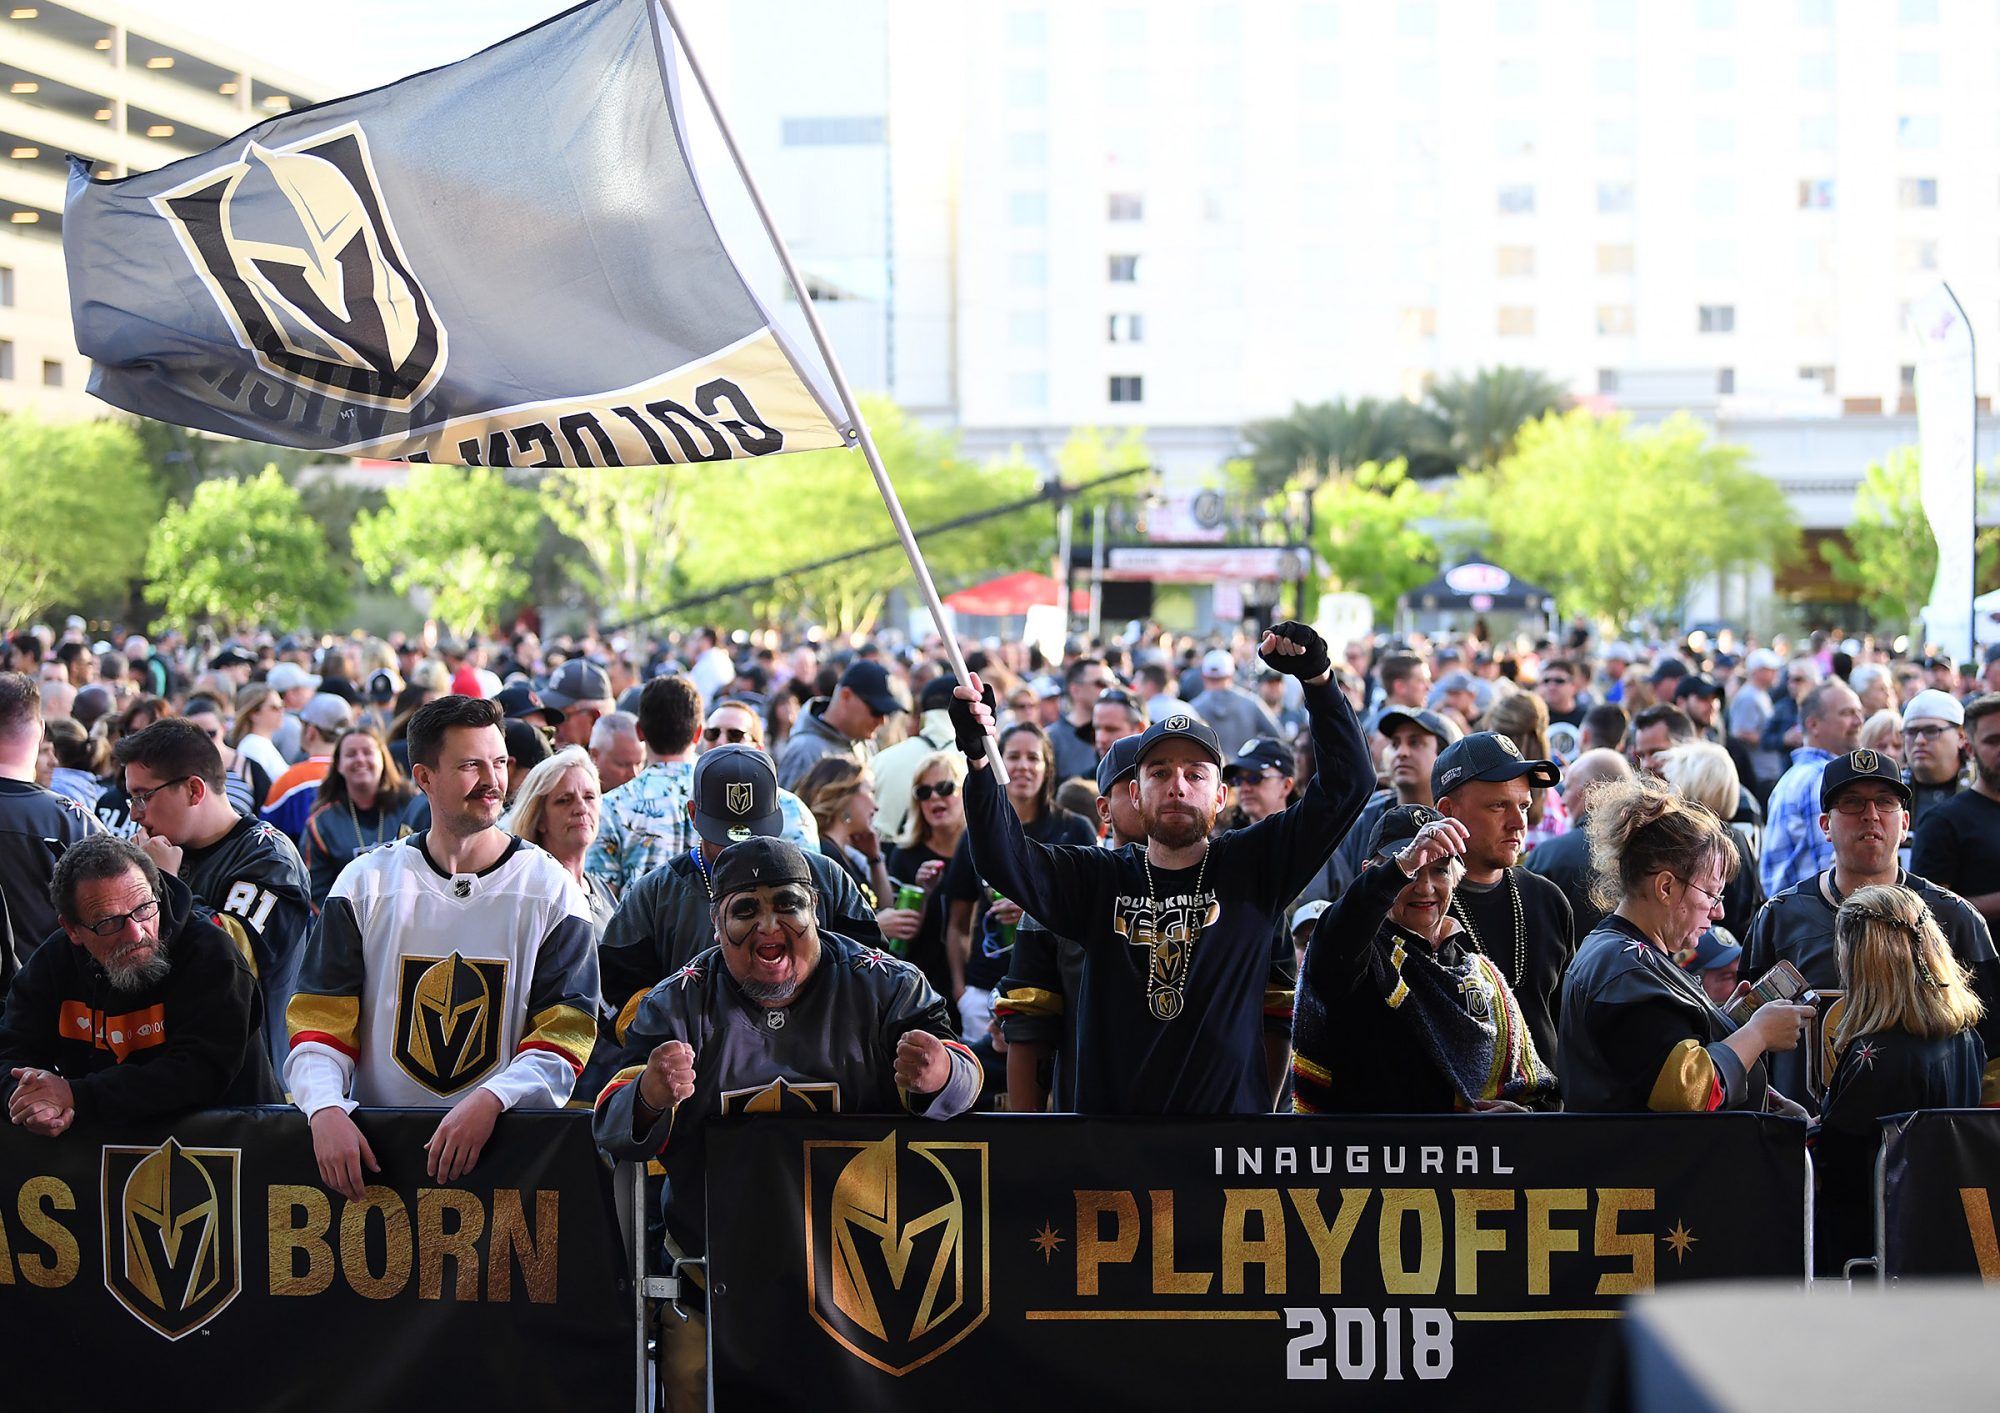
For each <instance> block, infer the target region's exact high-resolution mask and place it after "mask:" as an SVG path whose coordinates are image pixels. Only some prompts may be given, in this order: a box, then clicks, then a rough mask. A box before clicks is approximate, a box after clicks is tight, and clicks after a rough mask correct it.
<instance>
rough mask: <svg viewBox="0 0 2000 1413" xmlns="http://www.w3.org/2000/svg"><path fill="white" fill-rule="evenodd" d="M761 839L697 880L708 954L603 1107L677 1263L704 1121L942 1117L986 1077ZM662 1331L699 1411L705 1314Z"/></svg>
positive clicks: (933, 1014) (644, 1019)
mask: <svg viewBox="0 0 2000 1413" xmlns="http://www.w3.org/2000/svg"><path fill="white" fill-rule="evenodd" d="M737 749H739V750H740V749H741V748H740V747H739V748H737ZM728 754H729V751H728V748H725V749H724V750H722V751H711V752H709V753H708V754H707V755H705V756H703V757H702V761H703V762H708V761H711V760H714V759H715V758H716V757H717V756H718V755H720V756H727V755H728ZM751 754H755V753H754V752H753V753H751ZM732 783H734V782H732ZM770 788H771V790H772V791H775V789H776V783H775V781H773V782H772V784H771V787H770ZM766 802H767V803H768V804H769V806H770V812H769V814H768V815H765V816H760V824H759V826H756V827H758V828H765V829H767V831H768V833H775V832H776V818H777V810H776V796H775V794H771V795H769V796H767V801H766ZM723 803H724V810H725V813H728V804H727V800H726V799H725V801H724V802H723ZM699 806H700V802H699V801H697V809H698V810H699ZM731 817H734V816H731ZM717 822H718V823H721V822H722V821H717ZM731 827H732V828H734V827H736V826H731ZM768 833H766V834H755V835H753V837H751V838H750V839H748V840H746V841H745V842H742V843H737V844H732V845H730V846H729V847H728V848H726V849H723V850H722V851H721V852H720V853H719V854H718V855H717V856H716V857H715V859H714V861H713V865H712V868H710V871H709V872H708V873H707V874H705V875H704V877H705V878H708V879H709V882H710V886H711V887H712V889H713V893H714V900H713V902H712V903H710V904H709V906H708V909H707V917H708V929H709V931H708V936H709V939H710V942H711V945H710V946H709V947H707V948H706V949H705V950H703V951H702V952H701V953H700V954H699V955H697V956H695V957H693V958H691V959H690V960H689V961H688V962H687V963H686V964H685V965H684V966H681V967H680V968H679V969H678V970H676V971H674V972H673V973H672V974H671V975H669V976H668V977H667V978H666V979H665V980H664V981H662V982H660V983H659V985H657V986H655V987H653V988H652V989H651V990H650V991H648V992H645V993H644V994H643V995H642V996H641V997H640V998H639V1000H638V1003H637V1004H636V1005H635V1006H634V1007H633V1008H632V1009H633V1012H634V1014H633V1018H632V1021H631V1025H630V1028H629V1029H628V1030H627V1031H626V1033H625V1043H624V1046H623V1048H622V1049H621V1051H620V1052H619V1055H618V1064H619V1069H618V1071H617V1073H616V1074H615V1075H614V1076H613V1077H612V1080H611V1082H610V1083H609V1084H608V1085H606V1086H605V1088H604V1091H603V1093H602V1094H600V1095H599V1096H598V1099H597V1105H596V1117H595V1119H594V1121H593V1124H592V1129H593V1132H594V1133H595V1134H596V1136H597V1141H598V1143H599V1145H600V1146H602V1147H603V1148H604V1149H605V1151H606V1152H608V1153H610V1154H611V1155H612V1156H614V1157H617V1158H630V1159H636V1160H641V1161H643V1160H646V1159H651V1158H657V1159H658V1160H659V1161H660V1162H661V1163H662V1164H663V1165H664V1166H665V1168H666V1172H667V1182H666V1196H665V1203H664V1215H665V1218H666V1246H667V1251H668V1253H669V1254H670V1255H673V1256H676V1257H681V1256H699V1255H701V1254H703V1252H704V1250H705V1249H706V1243H705V1242H704V1240H703V1232H704V1224H703V1214H704V1212H705V1211H706V1205H705V1199H706V1193H705V1191H704V1186H703V1160H704V1157H705V1150H706V1147H707V1144H706V1134H707V1120H708V1119H709V1118H711V1117H720V1116H723V1115H728V1114H745V1113H822V1114H825V1113H839V1114H895V1113H903V1112H906V1111H907V1112H908V1113H911V1114H915V1115H920V1116H922V1117H924V1118H930V1119H948V1118H951V1117H953V1116H954V1115H957V1114H961V1113H964V1112H965V1111H966V1110H967V1109H969V1108H971V1107H972V1105H973V1103H974V1101H975V1100H977V1099H978V1097H979V1091H980V1086H981V1083H982V1081H983V1078H984V1076H983V1074H982V1072H981V1069H980V1065H979V1061H978V1060H977V1059H976V1058H974V1056H973V1054H972V1052H971V1051H970V1050H969V1049H967V1048H966V1047H965V1046H964V1045H963V1044H962V1043H960V1042H959V1040H958V1039H957V1038H956V1035H955V1032H954V1031H953V1029H952V1024H951V1013H950V1008H949V1007H948V1006H947V1005H946V1004H945V1001H944V998H943V997H941V996H939V995H938V994H937V992H935V991H933V990H932V989H931V987H930V983H929V982H927V981H925V980H924V974H923V973H922V972H921V971H919V970H918V969H917V968H916V967H914V966H912V965H910V964H909V963H908V962H905V961H899V960H898V959H896V958H895V957H892V956H890V955H888V954H887V953H886V952H882V951H879V950H877V949H876V948H874V947H869V946H864V945H862V944H861V943H858V942H855V941H853V940H851V939H849V938H847V937H843V936H841V935H840V934H839V933H838V932H835V931H832V930H830V929H827V928H824V927H823V926H822V925H821V923H820V921H819V918H820V912H821V909H820V904H819V898H818V887H817V880H818V879H819V877H820V875H819V874H818V873H817V872H815V871H814V869H813V868H812V865H811V862H810V859H809V856H808V855H806V854H804V853H802V852H801V851H800V850H799V849H798V848H797V847H795V846H794V845H791V844H787V843H785V842H784V841H783V840H781V839H775V838H770V837H768ZM704 867H705V868H706V867H709V866H707V865H704ZM663 871H664V870H663ZM655 876H656V877H657V875H655ZM705 1293H706V1291H705V1283H701V1285H700V1287H699V1288H697V1289H696V1290H694V1291H693V1292H690V1293H689V1294H688V1295H687V1297H686V1298H685V1300H684V1303H690V1304H693V1305H695V1306H697V1307H702V1308H705V1306H706V1301H705V1300H704V1299H703V1298H702V1297H703V1296H704V1295H705ZM661 1329H662V1338H661V1344H662V1354H663V1357H662V1360H661V1363H662V1365H663V1372H662V1376H661V1377H662V1382H663V1383H664V1385H665V1386H666V1387H665V1392H666V1394H667V1401H668V1405H669V1406H670V1407H672V1408H675V1409H682V1408H700V1407H702V1406H704V1404H703V1401H702V1390H703V1386H704V1383H705V1378H704V1375H705V1372H706V1334H707V1327H706V1323H705V1319H704V1316H703V1315H702V1314H700V1313H698V1314H696V1315H695V1316H694V1317H693V1318H690V1319H687V1320H685V1321H683V1320H678V1319H668V1320H665V1321H663V1322H662V1326H661Z"/></svg>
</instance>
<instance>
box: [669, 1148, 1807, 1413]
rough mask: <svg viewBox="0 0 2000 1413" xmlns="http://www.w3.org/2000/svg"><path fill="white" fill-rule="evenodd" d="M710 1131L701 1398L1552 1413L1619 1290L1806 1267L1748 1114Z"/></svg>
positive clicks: (1605, 1330)
mask: <svg viewBox="0 0 2000 1413" xmlns="http://www.w3.org/2000/svg"><path fill="white" fill-rule="evenodd" d="M710 1143H711V1147H710V1155H709V1163H710V1167H709V1174H708V1182H709V1188H708V1190H709V1193H710V1198H711V1200H710V1207H709V1213H708V1240H709V1271H710V1278H711V1281H712V1288H711V1292H710V1297H709V1310H710V1316H709V1318H710V1338H711V1340H712V1341H713V1354H712V1360H711V1365H710V1368H711V1371H712V1373H713V1377H714V1380H715V1391H716V1407H717V1409H718V1410H719V1413H730V1411H731V1410H737V1409H755V1408H763V1407H774V1406H777V1405H778V1404H780V1403H782V1402H784V1401H785V1400H786V1399H787V1398H788V1397H790V1396H792V1395H795V1394H796V1391H797V1390H799V1389H815V1390H819V1391H821V1393H822V1394H823V1395H824V1398H825V1401H826V1403H827V1406H829V1407H851V1408H863V1407H865V1408H876V1409H902V1408H908V1409H926V1410H929V1409H935V1408H939V1407H950V1408H952V1409H954V1410H955V1413H978V1410H986V1409H992V1410H996V1413H997V1410H1003V1409H1004V1410H1010V1413H1012V1410H1017V1409H1018V1408H1019V1407H1020V1406H1021V1404H1022V1401H1023V1400H1024V1399H1026V1400H1028V1401H1033V1400H1035V1399H1038V1398H1043V1397H1050V1396H1057V1395H1058V1394H1059V1396H1060V1400H1061V1402H1062V1403H1063V1404H1064V1405H1065V1406H1070V1407H1091V1406H1102V1407H1136V1406H1143V1405H1146V1404H1149V1403H1157V1404H1158V1405H1159V1406H1162V1407H1203V1406H1242V1407H1257V1408H1277V1407H1306V1406H1312V1407H1323V1406H1325V1403H1326V1400H1327V1398H1328V1397H1329V1395H1330V1394H1331V1392H1332V1391H1331V1389H1330V1387H1329V1385H1334V1384H1337V1385H1339V1386H1340V1392H1339V1393H1338V1395H1336V1396H1337V1397H1338V1398H1339V1400H1340V1401H1341V1403H1342V1406H1343V1407H1380V1408H1391V1407H1394V1408H1413V1407H1414V1408H1424V1407H1435V1408H1444V1407H1452V1406H1460V1405H1462V1404H1463V1403H1464V1400H1465V1399H1466V1398H1467V1397H1471V1396H1480V1395H1482V1394H1484V1393H1490V1392H1491V1390H1493V1389H1495V1388H1508V1387H1515V1388H1518V1387H1533V1388H1535V1389H1537V1390H1538V1395H1539V1396H1541V1397H1542V1398H1544V1399H1545V1401H1546V1403H1547V1406H1549V1407H1552V1408H1554V1407H1564V1406H1575V1405H1577V1404H1578V1403H1580V1402H1581V1401H1582V1399H1583V1395H1584V1391H1585V1389H1586V1387H1587V1385H1588V1383H1589V1380H1590V1378H1591V1375H1592V1371H1593V1369H1594V1367H1595V1364H1596V1361H1597V1356H1598V1353H1599V1351H1600V1349H1601V1347H1602V1346H1603V1345H1604V1344H1605V1342H1606V1341H1608V1340H1609V1339H1611V1338H1613V1337H1614V1336H1615V1335H1616V1332H1617V1328H1618V1326H1617V1324H1616V1321H1617V1319H1618V1317H1619V1314H1620V1312H1621V1309H1622V1305H1623V1302H1624V1298H1625V1297H1626V1296H1628V1295H1630V1294H1632V1293H1633V1292H1636V1291H1641V1290H1646V1289H1649V1288H1651V1287H1652V1286H1654V1285H1656V1284H1665V1283H1667V1282H1672V1281H1680V1280H1726V1279H1736V1278H1743V1277H1767V1278H1770V1277H1775V1278H1789V1279H1794V1280H1800V1281H1803V1278H1804V1275H1805V1272H1806V1269H1807V1252H1808V1242H1807V1210H1806V1196H1805V1194H1806V1186H1807V1175H1806V1157H1805V1126H1804V1125H1803V1124H1801V1123H1796V1122H1793V1121H1790V1120H1782V1119H1769V1118H1762V1117H1759V1116H1755V1115H1738V1114H1712V1115H1711V1114H1704V1115H1684V1116H1681V1115H1675V1116H1667V1115H1662V1116H1635V1117H1630V1118H1627V1117H1602V1118H1600V1117H1585V1116H1571V1115H1547V1116H1541V1115H1521V1116H1504V1117H1502V1116H1487V1117H1478V1118H1448V1119H1427V1118H1411V1119H1396V1118H1383V1119H1352V1120H1350V1119H1337V1118H1289V1117H1276V1116H1273V1117H1270V1118H1264V1117H1257V1118H1243V1119H1223V1120H1216V1121H1211V1122H1203V1123H1198V1124H1196V1123H1170V1122H1160V1121H1151V1120H1136V1119H1135V1120H1106V1119H1072V1118H1056V1117H1048V1118H1041V1117H1037V1118H1006V1117H994V1118H974V1119H960V1120H954V1121H952V1122H949V1123H925V1122H923V1121H922V1120H920V1119H914V1118H911V1119H901V1120H888V1119H882V1120H869V1119H859V1118H854V1119H844V1120H843V1119H800V1120H796V1121H787V1120H766V1121H762V1122H759V1121H757V1120H755V1119H747V1120H745V1119H726V1120H719V1121H716V1122H715V1124H714V1128H713V1131H712V1133H711V1136H710ZM723 1194H727V1196H726V1197H724V1196H723ZM773 1349H780V1350H783V1351H784V1357H783V1358H782V1359H772V1358H771V1357H770V1352H771V1351H772V1350H773Z"/></svg>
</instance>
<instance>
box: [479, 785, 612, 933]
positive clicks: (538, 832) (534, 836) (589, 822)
mask: <svg viewBox="0 0 2000 1413" xmlns="http://www.w3.org/2000/svg"><path fill="white" fill-rule="evenodd" d="M602 800H603V791H602V790H601V789H600V788H599V785H598V779H597V764H596V762H594V761H592V760H591V758H590V752H589V751H586V750H585V749H584V748H583V747H581V746H564V747H563V748H562V749H561V750H559V751H557V752H556V753H555V754H554V755H552V756H550V757H549V758H548V759H547V760H545V761H543V762H542V763H541V764H540V765H538V766H536V767H535V768H534V769H533V770H531V771H529V772H528V776H527V779H525V780H523V781H522V782H521V788H520V790H519V791H517V792H516V793H515V795H514V803H513V804H512V805H510V806H509V807H508V810H507V813H506V815H505V816H503V817H502V819H501V820H500V827H501V828H502V829H504V830H506V831H507V832H508V833H509V834H512V835H513V836H514V837H516V838H517V839H524V840H526V841H527V842H528V843H530V844H537V845H540V846H541V847H542V848H544V849H547V850H548V851H549V852H550V853H551V854H553V855H554V856H555V860H556V862H557V863H559V864H561V865H562V866H563V867H564V868H565V869H566V870H568V872H569V875H570V877H572V878H574V879H575V880H576V885H577V887H578V888H581V889H582V890H583V895H584V897H585V899H586V900H587V901H588V902H589V904H590V926H591V929H592V930H593V931H594V932H596V934H597V936H598V940H599V941H602V940H603V938H604V928H605V925H606V924H607V923H609V922H610V921H611V915H612V914H613V913H615V912H617V911H618V895H617V894H616V893H614V892H612V891H611V885H610V884H608V883H606V882H605V881H604V880H603V879H601V878H595V877H592V876H591V875H590V874H588V873H586V872H585V871H584V867H583V857H584V855H585V854H586V853H588V852H589V851H590V845H591V841H592V840H594V839H595V838H597V822H598V818H599V810H600V808H601V805H602Z"/></svg>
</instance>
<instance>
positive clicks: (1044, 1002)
mask: <svg viewBox="0 0 2000 1413" xmlns="http://www.w3.org/2000/svg"><path fill="white" fill-rule="evenodd" d="M1062 1013H1063V998H1062V993H1061V992H1059V991H1044V990H1043V989H1042V988H1041V987H1039V986H1017V987H1015V988H1014V989H1013V990H1012V991H1008V992H1004V993H1002V994H1001V995H998V996H995V997H994V998H993V1014H994V1015H996V1016H1059V1015H1061V1014H1062Z"/></svg>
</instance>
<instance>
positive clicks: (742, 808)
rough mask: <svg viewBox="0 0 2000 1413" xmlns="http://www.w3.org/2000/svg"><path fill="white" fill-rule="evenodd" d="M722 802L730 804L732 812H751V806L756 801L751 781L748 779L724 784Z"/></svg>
mask: <svg viewBox="0 0 2000 1413" xmlns="http://www.w3.org/2000/svg"><path fill="white" fill-rule="evenodd" d="M722 802H723V803H724V804H726V805H728V806H729V812H730V813H731V814H748V813H750V807H751V806H752V805H753V804H755V803H756V795H755V794H754V792H752V790H751V788H750V783H749V782H748V781H747V780H746V781H743V782H740V783H732V784H729V785H726V786H724V787H723V791H722Z"/></svg>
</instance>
